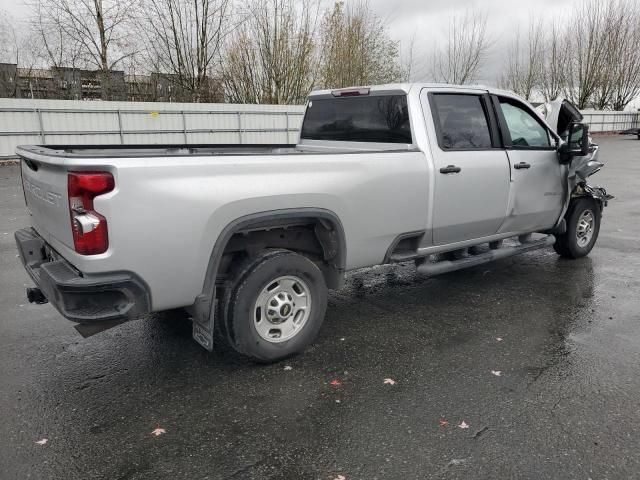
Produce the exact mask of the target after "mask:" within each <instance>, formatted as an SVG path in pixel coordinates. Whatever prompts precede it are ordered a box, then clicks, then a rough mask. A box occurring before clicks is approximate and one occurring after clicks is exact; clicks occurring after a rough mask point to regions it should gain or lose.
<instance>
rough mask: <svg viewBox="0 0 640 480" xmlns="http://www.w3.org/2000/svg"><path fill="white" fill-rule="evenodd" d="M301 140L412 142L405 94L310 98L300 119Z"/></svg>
mask: <svg viewBox="0 0 640 480" xmlns="http://www.w3.org/2000/svg"><path fill="white" fill-rule="evenodd" d="M301 138H302V139H304V140H334V141H346V142H376V143H413V139H412V136H411V124H410V122H409V110H408V108H407V97H406V95H376V96H370V95H367V96H359V97H342V98H326V99H324V98H323V99H317V100H310V101H309V104H308V106H307V111H306V113H305V117H304V122H303V123H302V133H301Z"/></svg>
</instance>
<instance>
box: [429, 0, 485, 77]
mask: <svg viewBox="0 0 640 480" xmlns="http://www.w3.org/2000/svg"><path fill="white" fill-rule="evenodd" d="M446 37H447V43H446V44H445V45H444V46H442V45H440V46H436V47H435V52H434V54H433V56H432V62H431V63H432V69H431V76H432V77H433V79H434V80H435V81H438V82H444V83H453V84H466V83H470V82H473V81H474V80H477V78H478V75H479V74H480V69H481V67H482V62H483V61H484V60H485V58H486V57H487V53H488V50H489V46H490V40H489V36H488V35H487V16H486V15H484V14H482V13H481V12H480V11H478V10H467V11H465V12H464V13H462V14H454V15H453V16H452V17H451V20H450V22H449V28H448V31H447V35H446Z"/></svg>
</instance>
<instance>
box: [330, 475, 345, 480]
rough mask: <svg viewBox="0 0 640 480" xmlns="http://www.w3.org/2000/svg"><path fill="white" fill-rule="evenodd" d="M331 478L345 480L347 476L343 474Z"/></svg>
mask: <svg viewBox="0 0 640 480" xmlns="http://www.w3.org/2000/svg"><path fill="white" fill-rule="evenodd" d="M333 480H347V477H345V476H344V475H338V476H337V477H333Z"/></svg>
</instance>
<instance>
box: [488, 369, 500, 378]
mask: <svg viewBox="0 0 640 480" xmlns="http://www.w3.org/2000/svg"><path fill="white" fill-rule="evenodd" d="M491 375H495V376H496V377H500V376H502V372H501V371H500V370H491Z"/></svg>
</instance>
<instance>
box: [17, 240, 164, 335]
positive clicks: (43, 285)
mask: <svg viewBox="0 0 640 480" xmlns="http://www.w3.org/2000/svg"><path fill="white" fill-rule="evenodd" d="M15 239H16V244H17V246H18V252H19V253H20V259H21V260H22V263H23V265H24V267H25V269H26V270H27V273H28V274H29V276H30V277H31V278H32V279H33V281H34V282H35V284H36V285H37V286H38V288H40V290H41V291H42V293H43V294H44V296H45V297H46V298H47V300H49V302H50V303H51V304H52V305H53V306H54V307H56V309H57V310H58V311H59V312H60V313H61V314H62V315H63V316H64V317H66V318H68V319H69V320H72V321H74V322H77V323H85V324H86V323H102V322H109V321H113V320H128V319H130V318H133V317H136V316H138V315H141V314H143V313H147V312H149V310H150V305H151V301H150V295H149V292H148V290H147V288H146V286H145V285H144V283H143V282H142V281H141V280H140V279H138V278H137V277H136V276H135V275H133V274H132V273H128V272H118V273H107V274H94V275H85V274H82V273H81V272H79V271H78V270H76V269H75V268H74V267H73V266H72V265H71V264H70V263H69V262H67V261H66V260H65V259H64V258H62V257H61V256H60V255H58V253H57V252H55V251H54V250H53V249H52V248H51V247H50V246H49V245H48V244H47V243H46V242H45V241H44V240H43V239H42V237H40V236H39V235H38V234H37V233H36V231H35V230H33V229H32V228H27V229H23V230H18V231H17V232H16V233H15Z"/></svg>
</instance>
